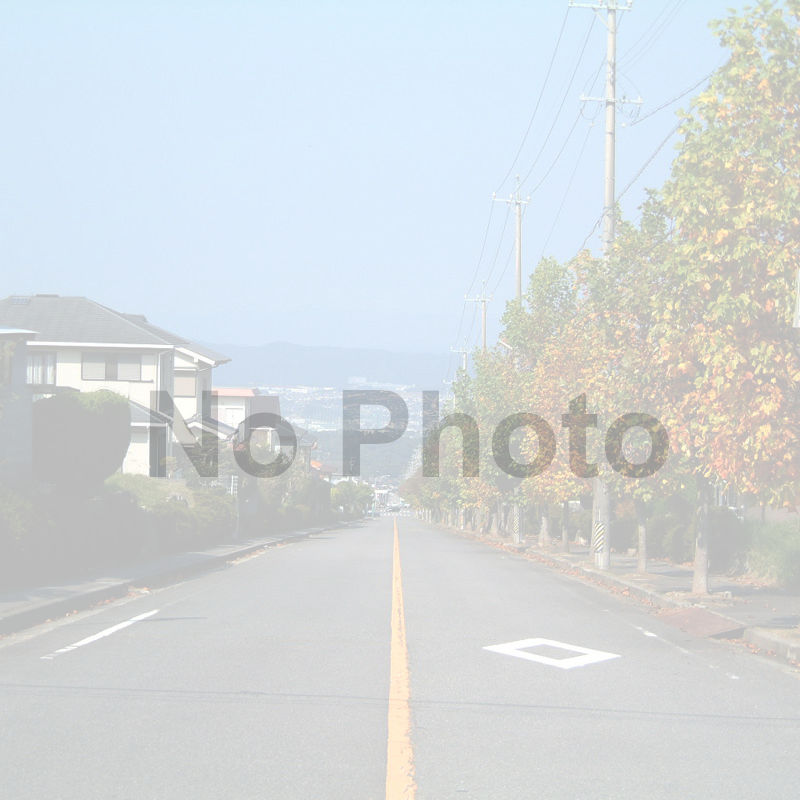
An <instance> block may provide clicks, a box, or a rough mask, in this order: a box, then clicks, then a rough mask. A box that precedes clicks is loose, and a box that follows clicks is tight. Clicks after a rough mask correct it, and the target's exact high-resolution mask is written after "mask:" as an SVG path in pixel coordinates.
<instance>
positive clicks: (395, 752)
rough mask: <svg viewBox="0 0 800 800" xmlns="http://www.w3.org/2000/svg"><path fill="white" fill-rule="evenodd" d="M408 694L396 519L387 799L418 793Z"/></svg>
mask: <svg viewBox="0 0 800 800" xmlns="http://www.w3.org/2000/svg"><path fill="white" fill-rule="evenodd" d="M410 696H411V688H410V680H409V673H408V647H407V645H406V618H405V612H404V610H403V573H402V570H401V568H400V541H399V534H398V530H397V519H396V518H395V521H394V556H393V559H392V646H391V668H390V673H389V723H388V744H387V748H386V800H413V798H414V797H415V796H416V792H417V785H416V783H415V782H414V750H413V748H412V746H411V707H410V705H409V698H410Z"/></svg>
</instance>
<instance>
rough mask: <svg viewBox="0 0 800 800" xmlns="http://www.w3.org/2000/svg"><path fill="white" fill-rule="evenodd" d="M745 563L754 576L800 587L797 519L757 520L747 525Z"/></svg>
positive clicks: (799, 534)
mask: <svg viewBox="0 0 800 800" xmlns="http://www.w3.org/2000/svg"><path fill="white" fill-rule="evenodd" d="M748 528H749V533H750V549H749V551H748V553H747V567H748V569H749V571H750V572H751V573H752V574H753V575H755V576H756V577H759V578H761V579H762V580H766V581H769V582H774V583H776V584H778V585H780V586H783V587H785V588H787V589H790V590H793V591H798V590H800V523H798V521H797V520H793V521H790V522H780V523H775V522H771V523H770V522H766V523H763V522H758V523H755V522H754V523H751V524H750V525H749V526H748Z"/></svg>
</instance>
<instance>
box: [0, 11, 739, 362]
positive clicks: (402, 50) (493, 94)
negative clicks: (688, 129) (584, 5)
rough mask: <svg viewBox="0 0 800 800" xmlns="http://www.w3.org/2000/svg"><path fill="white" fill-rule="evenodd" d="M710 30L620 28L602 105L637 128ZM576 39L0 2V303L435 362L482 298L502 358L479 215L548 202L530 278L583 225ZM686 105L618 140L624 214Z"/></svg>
mask: <svg viewBox="0 0 800 800" xmlns="http://www.w3.org/2000/svg"><path fill="white" fill-rule="evenodd" d="M729 5H731V3H730V2H716V0H708V2H706V1H705V0H704V1H703V2H696V1H695V0H689V1H688V2H687V0H650V1H648V0H638V2H635V3H634V8H633V10H632V11H631V12H627V13H624V14H622V15H621V22H620V31H619V43H618V52H619V54H620V79H619V93H620V94H626V95H628V96H633V97H635V96H637V95H639V94H641V96H642V97H643V99H644V101H645V102H644V105H643V106H642V107H641V114H642V116H644V115H645V114H647V113H648V112H650V111H652V110H653V109H655V108H656V107H658V106H659V105H660V104H662V103H663V102H664V101H667V100H669V99H670V98H672V97H674V96H675V95H678V94H680V93H681V92H682V91H683V90H685V89H687V88H688V87H689V86H691V85H692V84H694V83H696V82H697V81H699V80H700V79H701V78H702V77H703V76H704V75H706V74H707V73H709V72H710V71H711V70H712V69H713V68H714V67H716V66H717V65H719V64H720V63H721V62H722V60H723V56H724V54H723V51H722V50H721V49H720V48H719V46H718V45H717V43H716V40H715V39H714V38H713V36H712V35H711V33H710V32H709V30H708V27H707V22H708V20H709V19H711V18H713V17H718V16H721V15H724V14H725V9H726V7H727V6H729ZM565 15H566V22H564V19H565ZM593 18H594V17H593V12H592V11H590V10H587V9H581V8H573V9H570V10H567V2H566V0H540V1H539V2H530V1H529V2H516V1H512V0H493V2H488V1H485V2H468V1H467V2H464V0H461V1H460V2H435V0H434V1H430V0H429V2H406V3H402V4H388V3H376V2H352V1H348V0H340V1H339V2H319V1H318V2H291V3H290V2H271V1H265V2H235V0H234V1H233V2H232V1H231V0H226V1H225V2H222V0H219V1H218V2H181V1H180V0H176V1H175V2H170V3H164V2H142V1H140V2H102V3H92V2H65V1H61V2H50V3H45V2H37V0H25V2H2V3H0V107H1V108H2V110H3V118H4V121H3V125H2V127H1V128H0V159H2V164H0V171H2V176H3V178H2V181H0V258H1V259H2V264H3V277H4V280H3V284H4V291H3V294H9V293H14V294H23V293H32V292H56V293H60V294H82V295H88V296H90V297H92V298H94V299H96V300H98V301H100V302H103V303H106V304H108V305H110V306H112V307H114V308H117V309H119V310H121V311H129V312H139V313H144V314H146V315H147V316H148V318H150V319H151V320H152V321H154V322H156V323H157V324H161V325H163V326H165V327H168V328H170V329H173V330H175V331H176V332H179V333H182V334H184V335H186V336H191V337H194V338H197V339H200V340H203V341H207V342H215V343H226V342H229V343H238V344H260V343H265V342H269V341H275V340H283V341H291V342H296V343H300V344H331V345H341V346H377V347H384V348H389V349H396V350H405V351H415V350H424V351H430V352H436V351H447V350H448V349H449V347H450V346H451V345H459V346H461V345H463V344H464V343H466V345H467V346H469V347H471V346H474V345H475V343H476V341H477V336H478V333H479V331H478V326H477V324H475V319H474V312H475V310H476V309H475V308H474V307H473V306H472V305H470V306H467V307H466V308H465V306H464V302H463V298H464V295H465V294H466V293H467V291H470V290H471V291H472V292H473V293H475V292H477V291H480V288H481V285H482V283H483V281H484V280H486V281H487V287H488V288H487V291H489V292H493V293H494V297H495V299H494V301H493V302H492V304H491V314H490V336H494V337H496V335H497V333H498V324H497V320H498V318H499V316H500V313H501V312H502V308H503V305H504V302H505V301H506V300H507V299H508V298H509V297H511V295H512V294H513V291H514V276H513V260H512V259H511V252H512V246H513V242H512V235H513V224H512V223H511V221H510V220H509V221H508V224H507V225H506V226H505V230H504V228H503V225H504V221H505V219H506V212H507V209H506V206H505V205H504V204H495V205H494V208H493V210H491V209H492V201H491V195H492V193H493V192H495V191H496V192H497V193H498V195H500V196H507V195H508V193H509V192H510V191H511V190H512V189H513V176H514V175H515V174H517V173H519V174H520V175H523V176H525V175H529V178H528V180H527V181H526V183H525V185H524V186H523V192H524V193H526V194H527V193H528V192H530V191H531V190H532V189H533V188H534V186H536V185H537V184H538V183H540V182H541V185H540V186H539V188H537V189H536V191H535V192H534V193H533V195H532V198H531V203H530V205H529V206H528V208H527V210H526V216H525V220H524V252H525V268H526V272H530V271H531V270H532V269H533V267H534V265H535V263H536V261H537V260H538V258H539V256H540V255H541V254H542V253H546V254H551V255H555V256H557V257H560V258H566V257H569V256H570V255H572V254H573V253H574V252H575V251H576V250H577V248H578V247H579V246H580V244H581V243H582V242H583V240H584V239H585V237H586V235H587V234H588V233H589V231H590V230H591V228H592V226H593V224H594V222H595V220H596V219H597V217H598V215H599V214H600V210H601V203H602V147H603V144H602V118H601V116H600V115H599V111H600V108H599V106H597V105H593V104H586V105H585V106H584V107H583V116H581V117H580V118H578V114H579V112H580V111H581V108H582V106H581V103H580V99H579V98H580V95H581V93H582V92H584V91H585V92H586V93H588V94H601V93H602V89H603V84H602V75H601V76H600V78H599V79H598V80H597V82H596V83H595V84H594V87H593V88H592V80H593V78H594V77H595V76H596V75H598V74H599V67H600V65H601V62H602V61H603V58H604V52H605V31H604V29H603V26H602V24H601V23H600V21H599V20H596V21H595V22H594V24H592V20H593ZM562 23H564V32H563V36H562V40H561V43H560V46H559V48H558V50H557V52H556V55H555V60H554V61H553V67H552V73H551V76H550V80H549V82H548V85H547V87H546V89H545V92H544V94H543V96H542V101H541V103H540V107H539V110H538V114H537V115H536V117H535V119H534V122H533V124H532V126H531V128H530V132H529V134H528V136H527V138H526V139H525V140H524V143H523V144H522V147H521V150H520V144H521V142H523V136H524V134H525V131H526V128H527V127H528V124H529V121H530V119H531V115H532V112H533V110H534V107H535V105H536V100H537V97H538V95H539V93H540V89H541V87H542V82H543V78H544V74H545V71H546V69H547V66H548V64H549V62H550V59H551V55H552V53H553V50H554V45H555V42H556V40H557V37H558V33H559V30H560V28H561V26H562ZM590 26H591V28H590ZM584 41H585V42H586V47H585V49H582V45H583V43H584ZM581 53H582V59H581V60H580V61H579V57H580V56H581ZM573 71H574V73H575V79H574V81H573V83H572V84H571V85H570V77H571V75H572V73H573ZM686 102H687V101H686V99H685V100H683V101H681V102H679V103H677V104H675V105H674V106H670V107H669V108H667V109H665V110H662V111H660V112H658V113H656V114H654V115H653V116H652V117H649V118H648V119H647V120H645V121H643V122H641V123H640V124H637V125H635V126H632V127H631V126H629V125H625V126H622V124H623V123H624V122H625V121H626V114H621V115H620V125H621V127H620V129H619V138H618V178H617V181H618V184H617V185H618V189H622V188H623V187H624V186H625V185H626V184H627V183H628V181H629V180H630V178H631V177H632V176H633V175H635V174H636V172H637V171H638V170H639V169H640V168H641V167H642V165H643V164H644V163H645V162H646V161H647V160H648V159H649V158H650V156H651V155H652V153H653V151H654V150H655V149H656V148H657V146H658V145H659V143H661V141H662V140H663V139H664V137H665V136H666V135H667V134H668V132H669V131H670V130H671V129H672V127H673V126H674V124H675V116H674V111H675V110H676V109H677V108H679V107H681V106H683V105H685V104H686ZM559 107H561V111H560V114H558V113H557V112H558V109H559ZM593 117H595V120H594V125H592V123H591V120H592V118H593ZM576 120H577V122H576ZM554 122H555V125H554V127H553V129H552V133H551V134H550V138H549V140H546V136H547V133H548V131H549V129H550V128H551V125H553V123H554ZM573 126H574V127H573ZM570 131H572V133H571V135H569V134H570ZM562 148H563V149H562ZM518 150H520V155H519V158H518V159H517V161H516V163H514V156H515V154H516V153H517V151H518ZM540 150H541V156H540V157H539V159H538V161H536V156H537V153H539V151H540ZM559 151H561V153H560V156H559V155H558V154H559ZM672 152H673V151H672V146H671V144H668V145H667V146H666V147H665V148H664V149H663V150H662V151H661V152H660V153H659V155H658V156H656V157H655V158H654V160H653V161H652V163H651V164H650V166H649V167H648V168H647V170H646V171H645V172H644V174H643V175H642V177H641V178H640V179H639V180H638V181H637V182H636V184H635V185H634V187H633V188H632V189H631V190H630V191H629V193H628V194H627V195H626V197H625V199H624V201H623V208H624V210H625V212H626V213H628V214H635V212H636V207H637V205H638V204H639V202H640V201H641V199H642V188H643V187H645V186H657V185H659V184H660V183H661V182H662V181H663V179H664V177H665V176H666V174H667V171H668V167H669V162H670V160H671V157H672ZM581 153H582V157H581V158H580V160H579V154H581ZM557 156H558V157H557ZM548 170H549V174H548V175H547V178H546V179H545V180H544V181H543V182H542V177H543V176H544V175H545V174H546V173H548ZM506 175H508V178H507V179H506V180H505V182H504V176H506ZM572 176H574V177H573V178H572V180H571V181H570V178H571V177H572ZM567 189H569V191H567ZM562 202H563V207H562V209H561V213H560V214H559V215H558V216H556V211H557V210H558V208H559V207H561V204H562ZM487 224H488V235H487V239H486V241H487V244H486V248H485V250H484V257H483V260H482V261H481V262H480V263H479V256H480V253H481V244H482V241H483V238H484V232H485V231H486V230H487ZM592 244H593V245H595V246H596V244H597V241H596V239H594V240H592ZM545 245H546V247H545ZM496 254H497V255H496ZM473 275H476V276H477V277H476V279H475V281H474V283H473V284H472V286H471V287H470V284H471V282H472V279H473ZM462 312H464V313H463V317H462ZM459 323H461V324H459ZM457 334H458V339H457V338H456V336H457Z"/></svg>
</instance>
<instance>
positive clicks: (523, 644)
mask: <svg viewBox="0 0 800 800" xmlns="http://www.w3.org/2000/svg"><path fill="white" fill-rule="evenodd" d="M540 646H547V647H555V648H558V649H559V650H568V651H569V652H572V653H578V654H579V655H576V656H572V657H571V658H550V657H549V656H545V655H539V654H538V653H530V652H528V651H527V649H526V648H531V647H540ZM483 649H484V650H491V651H492V652H493V653H501V654H502V655H504V656H516V657H517V658H524V659H526V660H527V661H536V662H537V663H539V664H546V665H547V666H548V667H558V668H559V669H574V668H575V667H585V666H587V665H588V664H598V663H599V662H601V661H608V660H609V659H612V658H619V657H620V656H619V654H617V653H605V652H603V651H602V650H592V649H591V648H589V647H578V645H576V644H566V643H565V642H556V641H555V640H553V639H520V640H519V641H518V642H506V643H505V644H493V645H489V646H488V647H484V648H483Z"/></svg>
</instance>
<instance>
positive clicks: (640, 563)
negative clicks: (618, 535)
mask: <svg viewBox="0 0 800 800" xmlns="http://www.w3.org/2000/svg"><path fill="white" fill-rule="evenodd" d="M634 506H635V508H636V532H637V538H638V541H637V548H636V571H637V572H647V517H646V515H645V508H644V503H642V502H641V501H639V500H636V501H634Z"/></svg>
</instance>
